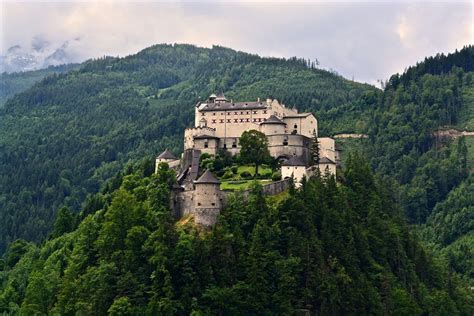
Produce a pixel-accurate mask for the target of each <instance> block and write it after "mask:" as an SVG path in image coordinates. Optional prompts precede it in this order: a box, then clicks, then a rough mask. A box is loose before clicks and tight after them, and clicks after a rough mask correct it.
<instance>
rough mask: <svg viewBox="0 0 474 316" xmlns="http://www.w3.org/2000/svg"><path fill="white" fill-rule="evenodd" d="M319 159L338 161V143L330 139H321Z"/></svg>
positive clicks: (319, 139)
mask: <svg viewBox="0 0 474 316" xmlns="http://www.w3.org/2000/svg"><path fill="white" fill-rule="evenodd" d="M318 141H319V157H320V158H322V157H327V158H329V159H331V160H332V161H336V141H335V140H334V139H333V138H330V137H319V138H318Z"/></svg>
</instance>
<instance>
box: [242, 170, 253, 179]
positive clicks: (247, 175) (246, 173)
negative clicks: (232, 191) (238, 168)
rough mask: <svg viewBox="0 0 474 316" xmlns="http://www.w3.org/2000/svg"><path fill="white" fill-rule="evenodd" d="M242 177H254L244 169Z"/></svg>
mask: <svg viewBox="0 0 474 316" xmlns="http://www.w3.org/2000/svg"><path fill="white" fill-rule="evenodd" d="M240 177H241V178H244V179H250V178H252V174H251V173H250V172H248V171H242V172H241V173H240Z"/></svg>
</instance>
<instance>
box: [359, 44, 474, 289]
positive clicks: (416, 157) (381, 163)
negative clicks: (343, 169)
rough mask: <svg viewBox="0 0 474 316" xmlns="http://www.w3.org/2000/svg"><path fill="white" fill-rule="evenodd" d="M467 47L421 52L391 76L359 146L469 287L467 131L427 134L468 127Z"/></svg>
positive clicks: (471, 100) (471, 86) (471, 109)
mask: <svg viewBox="0 0 474 316" xmlns="http://www.w3.org/2000/svg"><path fill="white" fill-rule="evenodd" d="M473 62H474V47H472V46H469V47H465V48H464V49H462V50H461V51H459V52H456V53H453V54H449V55H447V56H444V55H438V56H436V57H434V58H432V57H430V58H427V59H426V60H425V61H424V62H423V63H419V64H418V65H417V66H415V67H411V68H409V69H408V70H407V72H405V73H404V74H402V75H394V76H393V77H392V78H391V79H390V81H389V82H388V84H387V86H386V88H385V90H384V93H383V94H382V95H381V96H380V98H379V102H378V106H377V109H376V111H374V114H373V117H372V120H371V124H370V128H369V130H368V133H369V135H370V140H369V141H368V142H367V143H366V144H365V148H367V156H368V157H372V158H371V163H372V166H373V168H374V169H375V170H376V171H377V172H378V173H379V174H380V175H383V176H384V177H385V178H386V179H387V180H388V181H393V187H394V188H397V189H396V192H398V198H397V200H398V202H399V203H400V204H401V206H402V207H403V209H404V210H405V213H406V216H407V218H408V220H409V221H410V222H411V223H414V224H422V225H421V226H420V227H421V231H422V236H423V237H424V239H425V240H426V241H428V242H429V243H430V244H431V245H432V248H433V250H435V251H436V252H439V253H440V254H441V255H442V257H443V258H444V259H445V261H446V262H447V263H448V264H449V266H450V269H452V271H456V272H459V273H461V274H462V275H463V276H464V278H466V280H468V281H469V282H470V284H471V285H473V284H474V283H473V280H474V274H473V273H474V271H473V269H472V267H473V266H474V235H473V234H474V210H473V208H472V205H473V200H472V198H473V196H474V191H473V185H472V173H473V171H474V137H472V136H470V137H461V138H457V139H449V138H439V137H435V132H436V131H438V130H439V129H441V128H444V127H448V128H457V129H460V130H467V131H474V127H473V125H472V122H473V121H474V78H473V77H474V72H473V70H474V69H473V67H474V65H473Z"/></svg>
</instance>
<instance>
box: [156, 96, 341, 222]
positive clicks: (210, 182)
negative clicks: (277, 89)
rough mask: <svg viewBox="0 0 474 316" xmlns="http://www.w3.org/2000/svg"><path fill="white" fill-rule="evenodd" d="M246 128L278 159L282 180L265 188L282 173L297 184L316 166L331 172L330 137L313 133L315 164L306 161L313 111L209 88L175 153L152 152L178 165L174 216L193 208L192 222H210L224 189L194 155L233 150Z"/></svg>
mask: <svg viewBox="0 0 474 316" xmlns="http://www.w3.org/2000/svg"><path fill="white" fill-rule="evenodd" d="M248 130H258V131H260V132H262V133H264V134H265V135H266V137H267V140H268V149H269V152H270V155H271V156H272V157H274V158H277V159H279V160H281V161H282V166H281V177H282V181H281V182H280V183H274V184H271V185H268V187H267V188H266V189H267V191H268V194H273V193H278V192H276V191H281V190H284V189H285V188H286V186H285V184H287V182H288V181H287V179H288V178H293V179H294V180H295V182H296V183H297V184H298V183H299V182H300V181H301V180H302V179H303V177H310V176H311V175H312V174H313V173H314V172H315V170H317V169H319V171H320V172H321V173H322V174H327V173H329V174H332V175H336V167H337V165H338V163H339V161H340V152H339V150H337V148H336V143H335V141H334V139H332V138H329V137H318V138H317V139H318V142H319V156H320V159H319V164H318V165H314V164H312V163H311V144H312V142H313V139H314V137H317V136H318V121H317V119H316V117H314V115H313V114H311V113H298V110H297V109H296V108H291V109H290V108H287V107H286V106H285V105H284V104H281V103H279V102H278V100H274V99H266V100H265V101H262V100H260V99H257V101H253V102H233V101H232V100H228V99H227V98H226V97H225V96H224V94H223V93H222V92H221V93H219V94H218V95H215V94H212V95H210V96H209V98H208V99H207V100H206V101H205V102H198V103H197V104H196V106H195V119H194V127H192V128H187V129H186V130H185V131H184V152H183V155H182V157H181V159H178V158H176V157H175V156H174V155H173V154H172V153H171V152H169V151H168V150H165V152H163V153H162V154H161V155H159V156H158V157H157V158H156V167H158V164H159V163H161V162H166V163H168V164H169V166H170V167H171V168H175V169H176V170H177V171H178V177H177V180H178V185H177V186H176V188H175V190H174V193H173V199H172V201H171V203H172V205H171V206H172V209H173V210H174V212H175V215H176V216H177V217H182V216H185V215H187V214H193V215H194V220H195V222H196V223H197V224H200V225H203V226H212V225H213V224H214V223H215V221H216V219H217V215H218V214H219V212H220V210H221V208H222V206H223V205H225V200H226V196H227V194H226V192H224V191H221V190H220V182H219V180H218V179H217V178H216V177H215V176H214V175H213V174H212V172H210V171H209V170H206V171H205V172H204V173H203V174H202V175H201V176H200V177H199V174H200V173H202V171H201V172H200V170H199V160H200V156H201V154H203V153H207V154H209V155H217V154H218V153H219V152H221V151H227V152H229V153H230V154H232V155H235V154H238V153H239V151H240V145H239V138H240V136H241V135H242V133H243V132H245V131H248ZM275 190H276V191H275Z"/></svg>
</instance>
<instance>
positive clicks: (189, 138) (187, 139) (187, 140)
mask: <svg viewBox="0 0 474 316" xmlns="http://www.w3.org/2000/svg"><path fill="white" fill-rule="evenodd" d="M215 134H216V131H215V130H214V129H213V128H209V127H193V128H186V129H185V130H184V150H186V149H193V148H194V137H195V136H199V135H210V136H215Z"/></svg>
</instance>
